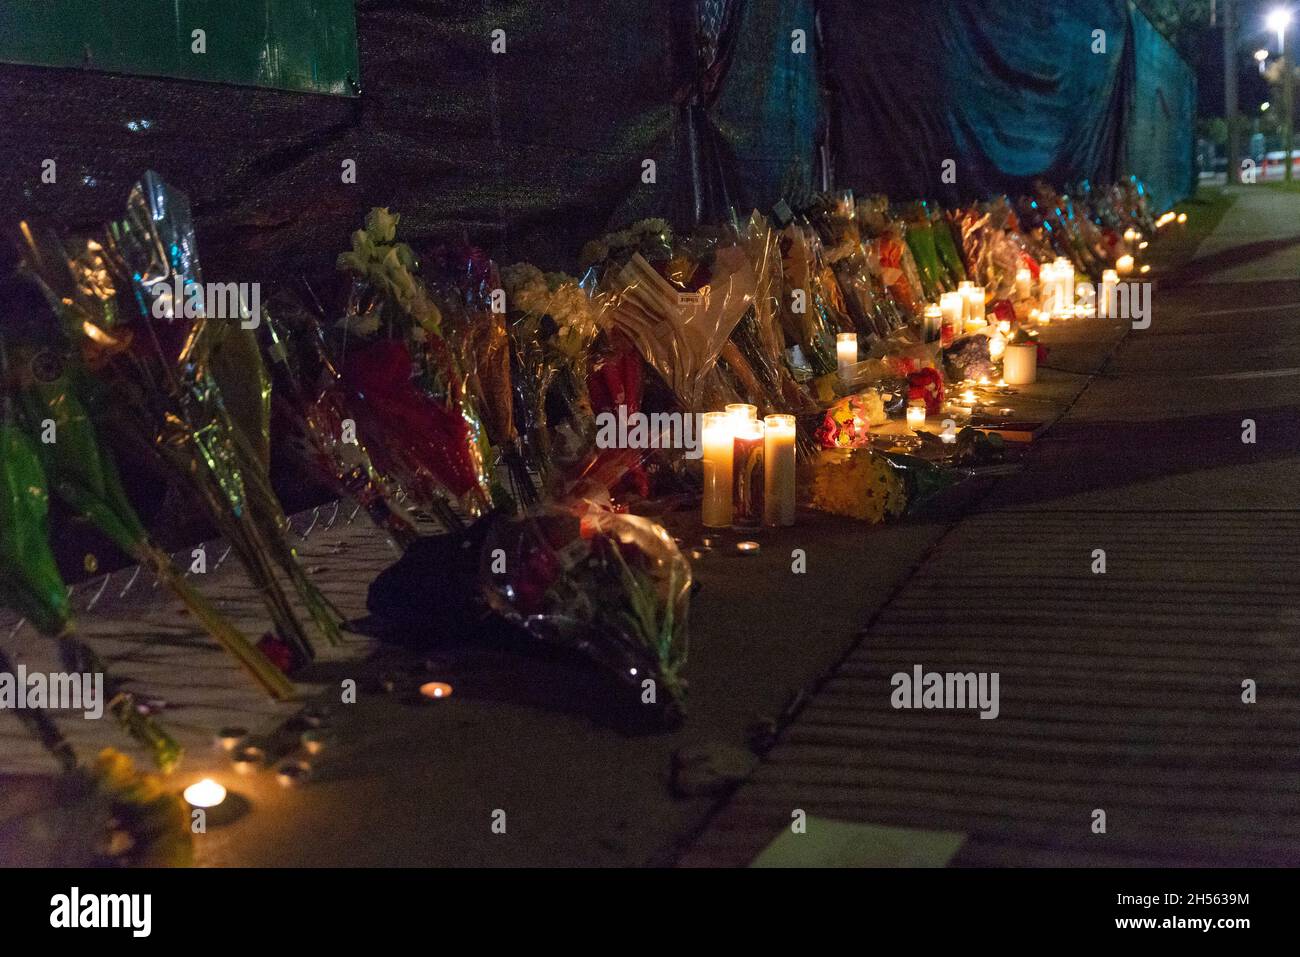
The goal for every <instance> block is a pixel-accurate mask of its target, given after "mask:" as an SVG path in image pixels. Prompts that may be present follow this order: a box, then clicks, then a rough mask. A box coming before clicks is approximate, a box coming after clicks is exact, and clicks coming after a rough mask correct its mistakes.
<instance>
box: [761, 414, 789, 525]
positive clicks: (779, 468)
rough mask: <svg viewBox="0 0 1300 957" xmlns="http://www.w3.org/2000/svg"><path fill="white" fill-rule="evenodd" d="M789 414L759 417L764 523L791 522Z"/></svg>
mask: <svg viewBox="0 0 1300 957" xmlns="http://www.w3.org/2000/svg"><path fill="white" fill-rule="evenodd" d="M794 435H795V424H794V416H793V415H769V416H767V417H766V418H765V419H763V476H764V478H763V521H764V522H765V523H766V524H768V525H778V526H779V525H793V524H794V474H795V468H794V464H795V463H794Z"/></svg>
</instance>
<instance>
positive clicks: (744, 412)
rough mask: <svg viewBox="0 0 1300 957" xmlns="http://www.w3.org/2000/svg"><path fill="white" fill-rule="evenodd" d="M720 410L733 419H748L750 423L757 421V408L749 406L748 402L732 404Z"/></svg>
mask: <svg viewBox="0 0 1300 957" xmlns="http://www.w3.org/2000/svg"><path fill="white" fill-rule="evenodd" d="M722 408H723V409H724V410H726V413H727V415H730V416H732V417H733V418H737V419H749V420H750V421H751V422H752V421H756V420H757V419H758V406H756V405H750V404H749V403H748V402H732V403H731V404H730V405H724V406H723V407H722Z"/></svg>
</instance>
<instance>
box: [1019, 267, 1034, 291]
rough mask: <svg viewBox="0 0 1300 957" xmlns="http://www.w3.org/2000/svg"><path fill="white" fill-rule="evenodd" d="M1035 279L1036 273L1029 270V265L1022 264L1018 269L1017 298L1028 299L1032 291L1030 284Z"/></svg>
mask: <svg viewBox="0 0 1300 957" xmlns="http://www.w3.org/2000/svg"><path fill="white" fill-rule="evenodd" d="M1033 280H1034V274H1033V273H1031V272H1030V271H1029V267H1028V266H1021V267H1020V268H1019V269H1017V270H1016V298H1017V299H1028V298H1029V293H1030V284H1031V283H1032V282H1033Z"/></svg>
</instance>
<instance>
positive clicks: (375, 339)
mask: <svg viewBox="0 0 1300 957" xmlns="http://www.w3.org/2000/svg"><path fill="white" fill-rule="evenodd" d="M397 222H398V217H397V216H396V215H395V214H390V213H389V212H388V210H387V209H372V210H371V211H370V213H369V214H368V215H367V217H366V224H365V228H364V229H359V230H357V231H356V232H354V233H353V234H352V249H351V250H350V251H349V252H346V253H341V254H340V255H339V257H338V268H339V270H340V271H342V272H344V273H346V274H348V275H349V276H351V277H352V283H351V286H350V289H349V294H348V300H347V306H346V310H345V314H344V316H343V318H342V319H340V320H339V321H338V323H337V324H336V326H335V328H334V330H332V334H331V337H330V345H331V349H330V352H331V356H332V358H333V360H334V362H335V364H336V366H337V368H338V369H339V370H340V373H341V379H340V381H341V384H342V386H343V388H344V390H345V391H346V393H347V398H348V410H349V411H350V412H351V413H352V414H353V416H354V417H355V419H356V425H357V429H358V430H359V432H360V433H361V434H363V435H364V436H366V438H367V447H368V448H369V450H370V454H371V457H372V458H373V460H374V464H375V465H376V466H377V467H378V469H379V470H380V472H381V473H382V474H383V475H385V476H388V477H390V478H391V479H393V480H394V481H395V482H396V484H397V485H398V486H400V487H401V488H402V489H403V490H405V492H406V493H407V494H408V495H409V496H410V497H411V499H412V501H413V502H414V503H415V504H416V505H418V506H419V507H421V508H424V509H426V510H427V511H429V512H431V513H432V514H434V515H436V516H437V517H438V518H439V519H440V520H442V521H443V523H444V524H446V525H448V526H450V527H457V526H459V525H460V524H461V520H460V518H459V515H460V514H465V515H468V516H470V517H471V518H474V517H477V516H479V515H482V514H483V513H484V512H486V511H487V510H488V509H489V508H490V504H491V497H490V492H489V489H488V477H487V475H486V473H485V465H484V460H483V443H484V442H485V441H486V440H485V437H484V436H483V434H482V433H483V425H482V422H481V420H480V419H479V417H478V415H477V413H476V411H475V410H474V409H473V407H472V404H471V402H470V398H469V395H468V392H467V388H466V382H465V377H464V374H463V371H462V369H461V368H460V365H459V363H458V362H457V361H456V356H455V353H454V349H453V347H452V345H451V344H450V343H449V342H448V341H447V339H446V338H445V337H444V335H443V332H442V313H441V311H440V310H439V308H438V306H437V305H436V304H435V303H434V301H433V299H432V297H431V296H430V294H429V291H428V289H427V288H426V286H425V285H424V283H423V282H422V281H421V280H420V279H419V278H418V277H417V276H416V275H415V272H414V270H415V269H416V261H415V256H414V254H413V253H412V252H411V249H410V247H409V246H407V245H406V244H405V243H400V242H397V241H396V232H397Z"/></svg>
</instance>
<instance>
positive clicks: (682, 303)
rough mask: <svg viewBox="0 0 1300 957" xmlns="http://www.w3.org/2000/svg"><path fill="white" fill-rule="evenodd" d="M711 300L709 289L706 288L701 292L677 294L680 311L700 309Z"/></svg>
mask: <svg viewBox="0 0 1300 957" xmlns="http://www.w3.org/2000/svg"><path fill="white" fill-rule="evenodd" d="M708 298H709V287H708V286H705V287H704V288H702V289H701V290H700V291H699V292H679V293H678V294H677V308H678V309H698V308H699V307H700V306H703V305H704V304H705V302H706V301H707V300H708Z"/></svg>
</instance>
